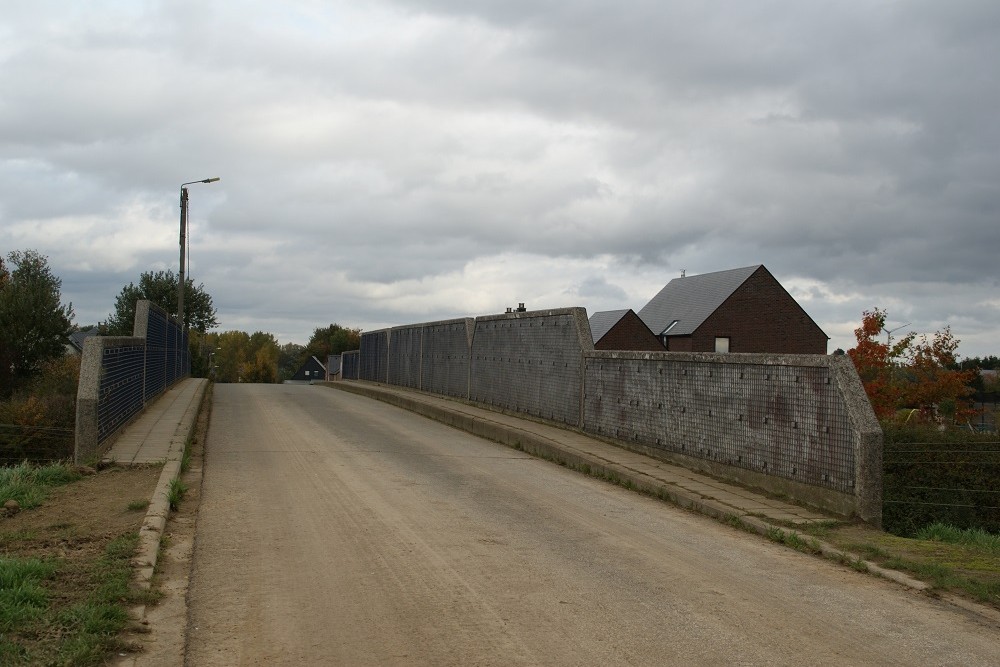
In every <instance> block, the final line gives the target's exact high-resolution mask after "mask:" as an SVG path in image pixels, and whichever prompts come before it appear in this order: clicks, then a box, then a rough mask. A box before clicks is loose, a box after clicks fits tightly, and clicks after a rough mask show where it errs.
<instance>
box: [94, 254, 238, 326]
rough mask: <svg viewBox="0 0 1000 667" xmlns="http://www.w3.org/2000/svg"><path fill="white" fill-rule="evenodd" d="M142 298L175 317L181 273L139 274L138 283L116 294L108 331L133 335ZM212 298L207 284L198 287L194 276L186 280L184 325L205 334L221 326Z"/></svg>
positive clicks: (169, 271) (148, 272) (150, 272)
mask: <svg viewBox="0 0 1000 667" xmlns="http://www.w3.org/2000/svg"><path fill="white" fill-rule="evenodd" d="M141 299H146V300H148V301H152V302H153V303H155V304H156V305H158V306H159V307H160V308H162V309H163V310H165V311H167V313H169V314H170V315H173V316H174V317H176V316H177V276H176V275H175V274H174V272H173V271H171V270H169V269H168V270H166V271H156V272H153V271H146V272H145V273H143V274H142V275H141V276H139V284H138V286H137V285H136V284H135V283H129V284H128V285H126V286H125V287H123V288H122V291H121V292H120V293H119V294H118V296H117V297H115V312H114V313H113V314H111V315H109V316H108V329H107V330H108V334H109V335H111V336H131V335H132V331H133V327H134V325H135V304H136V302H137V301H139V300H141ZM215 316H216V310H215V307H214V306H213V305H212V297H211V296H210V295H209V294H208V292H206V291H205V285H204V284H199V285H198V286H197V287H195V285H194V282H192V280H191V279H190V278H188V279H186V280H185V281H184V324H185V326H187V327H188V328H189V329H191V330H193V331H198V332H200V333H205V332H207V331H208V330H209V329H213V328H215V327H217V326H219V322H218V320H217V319H216V317H215Z"/></svg>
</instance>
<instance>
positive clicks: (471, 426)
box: [323, 380, 842, 533]
mask: <svg viewBox="0 0 1000 667" xmlns="http://www.w3.org/2000/svg"><path fill="white" fill-rule="evenodd" d="M323 384H324V386H328V387H333V388H336V389H341V390H343V391H349V392H352V393H356V394H361V395H364V396H368V397H370V398H375V399H378V400H381V401H385V402H387V403H391V404H393V405H396V406H398V407H401V408H405V409H407V410H411V411H413V412H417V413H419V414H422V415H424V416H426V417H430V418H431V419H435V420H437V421H440V422H443V423H445V424H448V425H449V426H454V427H456V428H459V429H462V430H464V431H468V432H469V433H472V434H474V435H478V436H481V437H483V438H487V439H489V440H494V441H496V442H500V443H503V444H505V445H508V446H511V447H516V448H519V449H523V450H524V451H526V452H528V453H530V454H535V455H538V456H541V457H543V458H547V459H551V460H553V461H557V462H559V463H562V464H565V465H567V466H569V467H572V468H574V469H577V470H581V471H583V472H586V473H588V474H591V475H595V476H598V477H603V478H605V479H608V480H611V481H614V482H616V483H618V484H621V485H623V486H627V487H630V488H634V489H637V490H639V491H642V492H644V493H649V494H651V495H653V496H657V497H659V498H663V499H664V500H670V501H671V502H673V503H676V504H677V505H680V506H681V507H686V508H689V509H692V510H695V511H698V512H701V513H702V514H707V515H709V516H713V517H715V518H718V519H723V520H726V519H731V518H736V519H739V520H740V521H741V522H743V524H744V525H746V526H748V527H750V528H753V529H754V530H756V531H757V532H762V533H766V532H767V530H768V529H770V528H771V527H776V526H787V525H788V524H792V525H802V524H807V523H813V522H820V521H835V520H837V517H834V516H833V515H830V514H825V513H823V512H821V511H819V510H815V509H812V508H807V507H802V506H800V505H795V504H792V503H789V502H785V501H782V500H778V499H775V498H772V497H768V496H765V495H762V494H760V493H756V492H754V491H750V490H748V489H746V488H744V487H741V486H739V485H736V484H729V483H726V482H723V481H719V480H718V479H715V478H713V477H709V476H708V475H703V474H700V473H698V472H695V471H693V470H690V469H688V468H685V467H683V466H679V465H674V464H671V463H667V462H665V461H662V460H659V459H655V458H652V457H650V456H646V455H644V454H640V453H637V452H633V451H630V450H628V449H625V448H623V447H618V446H616V445H613V444H611V443H609V442H605V441H603V440H597V439H595V438H591V437H588V436H587V435H585V434H584V433H581V432H579V431H575V430H571V429H569V428H560V427H558V426H550V425H548V424H545V423H542V422H537V421H533V420H531V419H525V418H521V417H517V416H514V415H510V414H506V413H501V412H496V411H493V410H489V409H486V408H479V407H475V406H473V405H470V404H468V403H465V402H462V401H459V400H453V399H450V398H446V397H442V396H438V395H436V394H427V393H424V392H420V391H416V390H409V389H402V388H398V387H392V386H388V385H382V384H378V383H374V382H364V381H357V380H340V381H337V382H328V383H323ZM841 520H842V518H841Z"/></svg>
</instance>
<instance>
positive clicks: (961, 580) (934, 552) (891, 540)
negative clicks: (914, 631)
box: [822, 524, 1000, 609]
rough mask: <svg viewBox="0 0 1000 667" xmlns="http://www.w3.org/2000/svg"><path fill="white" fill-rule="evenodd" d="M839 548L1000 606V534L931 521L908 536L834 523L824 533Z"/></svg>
mask: <svg viewBox="0 0 1000 667" xmlns="http://www.w3.org/2000/svg"><path fill="white" fill-rule="evenodd" d="M822 539H824V540H825V541H827V542H829V543H830V544H832V545H833V546H835V547H837V548H838V549H842V550H843V551H848V552H852V553H857V554H860V555H861V556H862V557H863V558H865V559H867V560H869V561H872V562H874V563H876V564H878V565H880V566H882V567H885V568H888V569H892V570H899V571H901V572H906V573H908V574H910V575H911V576H913V577H915V578H917V579H919V580H921V581H924V582H926V583H928V584H930V585H931V587H932V588H931V590H932V591H936V592H944V591H947V592H950V593H955V594H958V595H962V596H964V597H968V598H971V599H973V600H975V601H977V602H980V603H984V604H987V605H990V606H992V607H995V608H997V609H1000V558H998V557H997V554H998V551H997V550H996V539H997V536H996V535H992V534H990V533H984V532H983V531H975V530H971V531H970V530H962V529H958V528H954V527H952V526H948V525H945V524H936V525H931V526H928V527H927V528H925V529H924V530H923V531H921V532H920V533H919V536H918V537H913V538H907V537H899V536H897V535H892V534H890V533H883V532H881V531H877V530H873V529H871V528H867V527H864V526H857V525H847V526H840V527H835V528H831V529H829V530H828V531H827V534H826V535H824V536H823V538H822Z"/></svg>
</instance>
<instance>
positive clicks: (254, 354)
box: [206, 331, 280, 382]
mask: <svg viewBox="0 0 1000 667" xmlns="http://www.w3.org/2000/svg"><path fill="white" fill-rule="evenodd" d="M206 344H208V345H210V348H209V349H211V351H212V355H213V361H214V366H215V379H216V381H217V382H280V379H279V376H278V358H279V354H280V350H279V347H278V341H277V340H276V339H275V337H274V336H273V335H272V334H269V333H264V332H263V331H257V332H255V333H254V334H253V335H252V336H251V335H248V334H247V333H246V332H245V331H224V332H222V333H221V334H209V335H208V336H207V337H206Z"/></svg>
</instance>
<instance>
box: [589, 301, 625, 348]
mask: <svg viewBox="0 0 1000 667" xmlns="http://www.w3.org/2000/svg"><path fill="white" fill-rule="evenodd" d="M628 311H629V309H628V308H626V309H625V310H602V311H600V312H597V313H594V314H593V315H591V316H590V333H591V335H592V336H593V337H594V342H595V343H596V342H597V341H599V340H601V339H602V338H604V335H605V334H606V333H608V332H609V331H611V327H613V326H615V325H616V324H618V322H619V321H620V320H621V319H622V318H623V317H625V313H627V312H628Z"/></svg>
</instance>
